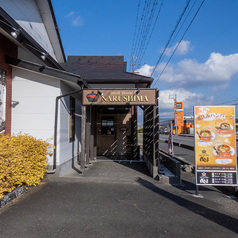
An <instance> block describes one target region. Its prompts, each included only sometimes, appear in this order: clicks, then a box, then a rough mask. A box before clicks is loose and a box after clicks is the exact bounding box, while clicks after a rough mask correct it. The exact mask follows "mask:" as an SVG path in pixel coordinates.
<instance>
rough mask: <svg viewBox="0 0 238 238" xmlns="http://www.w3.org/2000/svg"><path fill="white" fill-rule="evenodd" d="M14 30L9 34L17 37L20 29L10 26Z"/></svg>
mask: <svg viewBox="0 0 238 238" xmlns="http://www.w3.org/2000/svg"><path fill="white" fill-rule="evenodd" d="M12 29H13V30H14V31H12V32H11V35H12V36H13V37H14V38H15V39H17V37H18V36H19V35H20V33H21V30H20V29H15V28H12Z"/></svg>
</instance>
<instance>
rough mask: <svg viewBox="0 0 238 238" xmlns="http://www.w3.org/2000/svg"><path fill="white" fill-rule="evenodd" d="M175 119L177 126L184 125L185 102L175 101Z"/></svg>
mask: <svg viewBox="0 0 238 238" xmlns="http://www.w3.org/2000/svg"><path fill="white" fill-rule="evenodd" d="M174 121H175V123H176V125H177V126H183V124H184V122H183V102H174Z"/></svg>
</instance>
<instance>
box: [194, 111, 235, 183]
mask: <svg viewBox="0 0 238 238" xmlns="http://www.w3.org/2000/svg"><path fill="white" fill-rule="evenodd" d="M194 127H195V165H196V184H197V185H226V186H227V185H231V186H233V185H237V157H236V135H235V131H236V130H235V107H234V106H211V107H194Z"/></svg>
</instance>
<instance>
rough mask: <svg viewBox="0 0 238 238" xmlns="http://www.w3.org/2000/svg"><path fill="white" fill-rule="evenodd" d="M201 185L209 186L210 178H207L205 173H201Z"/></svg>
mask: <svg viewBox="0 0 238 238" xmlns="http://www.w3.org/2000/svg"><path fill="white" fill-rule="evenodd" d="M200 183H203V184H208V177H207V174H206V173H205V172H203V173H201V176H200Z"/></svg>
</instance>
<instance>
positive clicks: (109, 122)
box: [101, 117, 114, 135]
mask: <svg viewBox="0 0 238 238" xmlns="http://www.w3.org/2000/svg"><path fill="white" fill-rule="evenodd" d="M101 134H102V135H114V117H103V118H102V128H101Z"/></svg>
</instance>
